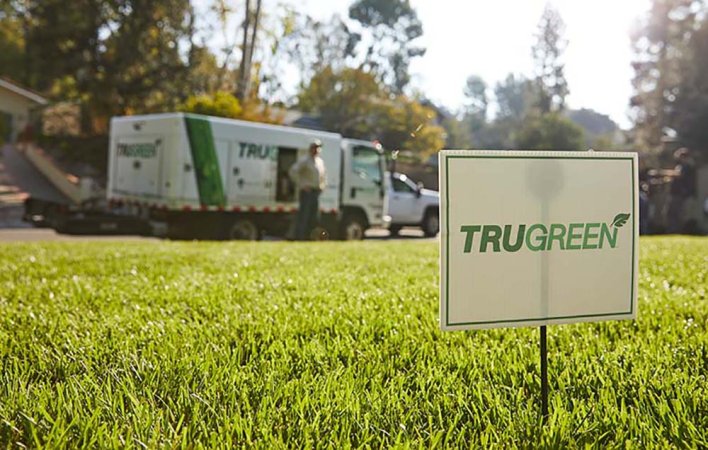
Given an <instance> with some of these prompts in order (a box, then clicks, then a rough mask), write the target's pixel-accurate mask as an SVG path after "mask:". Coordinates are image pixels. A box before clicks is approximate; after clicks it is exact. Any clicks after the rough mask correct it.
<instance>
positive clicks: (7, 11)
mask: <svg viewBox="0 0 708 450" xmlns="http://www.w3.org/2000/svg"><path fill="white" fill-rule="evenodd" d="M24 55H25V36H24V27H23V20H22V18H21V17H18V16H17V14H16V11H15V10H14V9H13V8H11V4H10V3H9V2H8V3H7V4H1V5H0V76H6V77H9V78H12V79H14V80H21V81H23V82H24V83H25V84H28V76H29V74H28V73H27V70H26V69H27V67H26V65H25V61H26V59H25V57H24Z"/></svg>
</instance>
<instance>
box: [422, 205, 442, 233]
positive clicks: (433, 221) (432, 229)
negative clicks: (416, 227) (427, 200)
mask: <svg viewBox="0 0 708 450" xmlns="http://www.w3.org/2000/svg"><path fill="white" fill-rule="evenodd" d="M421 228H422V229H423V234H424V235H425V236H427V237H433V236H435V235H437V234H438V232H439V231H440V218H439V217H438V212H437V211H431V210H428V211H427V212H426V213H425V217H423V223H422V224H421Z"/></svg>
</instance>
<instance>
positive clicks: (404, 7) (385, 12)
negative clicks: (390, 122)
mask: <svg viewBox="0 0 708 450" xmlns="http://www.w3.org/2000/svg"><path fill="white" fill-rule="evenodd" d="M349 17H350V18H351V19H353V20H355V21H357V22H359V23H360V24H361V25H362V26H363V27H364V29H365V30H368V31H369V33H370V35H369V39H368V40H367V48H366V51H365V56H364V61H363V63H362V65H361V68H362V69H365V70H367V71H369V72H373V73H376V74H377V75H378V76H379V79H380V80H381V81H383V82H384V83H385V84H386V86H388V87H389V89H391V91H392V92H393V93H395V94H401V93H403V90H404V88H405V87H406V86H407V85H408V83H409V82H410V74H409V72H408V66H409V65H410V61H411V59H412V58H415V57H418V56H422V55H424V54H425V49H424V48H423V47H419V46H416V45H414V43H413V41H415V40H416V39H418V38H419V37H421V36H422V35H423V24H422V23H421V21H420V19H418V14H417V13H416V11H415V9H414V8H413V7H412V6H411V5H410V1H409V0H356V1H355V2H354V3H353V4H352V5H351V6H350V7H349Z"/></svg>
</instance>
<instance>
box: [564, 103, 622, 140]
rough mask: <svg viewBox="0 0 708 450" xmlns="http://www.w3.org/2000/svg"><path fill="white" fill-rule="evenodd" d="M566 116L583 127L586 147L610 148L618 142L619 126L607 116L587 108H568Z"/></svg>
mask: <svg viewBox="0 0 708 450" xmlns="http://www.w3.org/2000/svg"><path fill="white" fill-rule="evenodd" d="M566 116H567V117H568V118H569V119H570V120H571V121H572V122H573V123H575V124H576V125H578V126H579V127H580V128H582V129H583V131H584V135H585V146H586V147H588V148H594V149H598V150H612V149H616V148H617V147H618V144H620V142H617V141H618V139H619V137H620V133H619V126H618V125H617V124H616V123H615V122H614V121H613V120H612V119H610V117H609V116H607V115H605V114H600V113H598V112H597V111H594V110H592V109H587V108H581V109H571V110H568V111H567V112H566Z"/></svg>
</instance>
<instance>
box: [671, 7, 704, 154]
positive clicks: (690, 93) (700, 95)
mask: <svg viewBox="0 0 708 450" xmlns="http://www.w3.org/2000/svg"><path fill="white" fill-rule="evenodd" d="M706 61H708V20H705V19H704V20H703V21H702V23H701V24H700V28H698V29H697V30H696V31H695V32H694V33H693V34H692V35H691V38H690V39H689V42H688V49H687V52H686V58H685V60H684V61H683V64H682V67H683V70H682V71H681V74H682V77H681V82H680V83H679V89H678V94H677V95H676V99H675V101H674V105H675V106H674V108H672V114H671V117H670V122H671V124H672V126H673V128H674V129H675V130H676V131H677V133H678V136H679V139H680V141H681V144H683V145H686V146H688V147H689V148H691V149H693V150H694V152H699V153H700V155H701V158H702V160H703V162H708V126H707V125H708V65H707V64H706V63H705V62H706Z"/></svg>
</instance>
